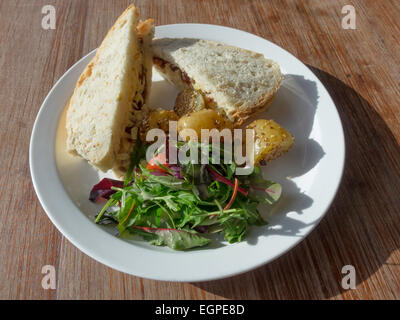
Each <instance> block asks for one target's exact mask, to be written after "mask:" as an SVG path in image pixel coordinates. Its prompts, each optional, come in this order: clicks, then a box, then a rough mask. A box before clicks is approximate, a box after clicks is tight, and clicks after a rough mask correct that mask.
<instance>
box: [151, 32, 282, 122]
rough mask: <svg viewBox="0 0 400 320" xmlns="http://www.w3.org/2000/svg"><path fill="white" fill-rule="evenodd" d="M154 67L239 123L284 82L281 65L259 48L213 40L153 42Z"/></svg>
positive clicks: (266, 103) (261, 106) (268, 101)
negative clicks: (257, 49)
mask: <svg viewBox="0 0 400 320" xmlns="http://www.w3.org/2000/svg"><path fill="white" fill-rule="evenodd" d="M153 54H154V57H153V63H154V67H155V68H156V70H157V71H158V72H159V73H160V74H161V75H162V76H163V77H164V78H166V79H167V80H169V81H170V82H172V83H173V84H174V85H176V86H178V87H179V88H180V89H181V90H185V89H193V90H196V91H199V92H201V94H202V95H203V97H204V99H205V102H206V106H207V108H211V109H215V110H216V111H217V112H219V113H221V114H223V115H224V116H226V117H227V118H228V119H229V121H231V122H232V124H233V126H234V127H239V126H241V125H242V124H243V123H245V122H246V121H247V120H248V119H249V118H251V117H252V116H254V115H256V114H258V113H260V112H262V111H264V110H265V109H267V108H268V106H269V105H270V104H271V102H272V100H273V98H274V96H275V94H276V92H277V91H278V89H279V87H280V84H281V82H282V74H281V71H280V68H279V65H278V64H277V63H276V62H274V61H272V60H269V59H266V58H264V56H263V55H262V54H260V53H256V52H252V51H248V50H245V49H241V48H237V47H233V46H229V45H226V44H223V43H218V42H214V41H209V40H199V39H190V38H180V39H179V38H177V39H171V38H162V39H155V40H154V41H153Z"/></svg>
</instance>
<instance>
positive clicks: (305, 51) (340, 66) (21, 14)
mask: <svg viewBox="0 0 400 320" xmlns="http://www.w3.org/2000/svg"><path fill="white" fill-rule="evenodd" d="M129 2H130V1H129V0H115V1H109V0H90V1H86V0H73V1H66V0H57V1H55V0H1V1H0V111H1V113H0V134H1V147H0V168H1V174H0V197H1V202H0V239H1V241H0V299H6V298H9V299H309V298H311V299H395V298H396V299H399V298H400V250H399V246H400V147H399V143H400V85H399V84H400V2H399V1H397V0H380V1H373V0H368V1H367V0H364V1H361V0H358V1H355V0H353V1H347V0H338V1H324V0H312V1H311V0H309V1H300V0H299V1H297V0H287V1H282V0H273V1H261V0H259V1H240V0H231V1H215V0H202V1H194V0H193V1H189V0H179V1H172V0H168V1H167V0H162V1H160V0H152V1H141V0H137V1H136V4H137V7H138V9H139V10H140V12H141V15H142V16H143V17H153V18H154V19H155V22H156V24H158V25H163V24H171V23H184V22H198V23H212V24H218V25H225V26H230V27H234V28H238V29H242V30H246V31H248V32H251V33H254V34H257V35H259V36H261V37H264V38H265V39H268V40H270V41H273V42H275V43H276V44H278V45H279V46H281V47H283V48H284V49H286V50H288V51H289V52H291V53H293V54H294V55H295V56H297V57H298V58H299V59H300V60H302V61H303V62H304V63H306V64H307V65H309V66H310V67H311V69H312V70H313V71H314V72H315V73H316V75H317V76H318V77H319V78H320V80H321V81H322V82H323V83H324V85H325V86H326V87H327V89H328V90H329V92H330V94H331V95H332V97H333V99H334V101H335V103H336V105H337V108H338V109H339V113H340V116H341V119H342V121H343V125H344V130H345V135H346V144H347V155H346V168H345V172H344V177H343V182H342V184H341V187H340V190H339V192H338V195H337V197H336V199H335V201H334V203H333V205H332V207H331V208H330V210H329V212H328V213H327V215H326V217H325V218H324V219H323V221H322V222H321V223H320V225H319V226H318V227H317V228H316V229H315V231H313V232H312V233H311V235H309V236H308V238H307V239H306V240H305V241H303V242H302V243H301V244H300V245H298V246H297V247H296V248H295V249H293V250H292V251H290V252H289V253H287V254H285V255H284V256H282V257H281V258H279V259H277V260H276V261H274V262H272V263H270V264H268V265H266V266H263V267H261V268H258V269H257V270H255V271H252V272H248V273H246V274H243V275H240V276H236V277H233V278H229V279H225V280H220V281H213V282H204V283H171V282H159V281H151V280H144V279H141V278H137V277H133V276H129V275H126V274H123V273H120V272H117V271H114V270H112V269H110V268H108V267H105V266H104V265H102V264H100V263H98V262H96V261H94V260H92V259H91V258H89V257H88V256H86V255H85V254H83V253H82V252H80V251H79V250H78V249H76V248H75V247H74V246H73V245H71V244H70V243H69V242H68V241H67V240H66V239H65V238H64V237H62V235H61V234H60V233H59V232H58V231H57V230H56V228H55V227H54V226H53V225H52V223H51V222H50V220H49V219H48V218H47V216H46V214H45V213H44V211H43V209H42V208H41V206H40V204H39V202H38V200H37V198H36V195H35V192H34V190H33V187H32V182H31V178H30V172H29V158H28V147H29V139H30V135H31V130H32V126H33V122H34V120H35V117H36V114H37V112H38V110H39V107H40V105H41V103H42V101H43V99H44V97H45V96H46V95H47V93H48V91H49V90H50V89H51V87H52V86H53V85H54V83H55V82H56V80H57V79H58V78H59V77H60V76H61V75H62V74H63V73H64V72H65V71H66V70H67V69H68V68H69V67H70V66H71V65H72V64H73V63H74V62H76V61H77V60H79V59H80V58H81V57H82V56H84V55H85V54H86V53H88V52H89V51H91V50H92V49H94V48H96V47H97V46H98V45H99V43H100V41H101V40H102V38H103V37H104V35H105V33H106V31H107V30H108V28H109V27H110V26H111V25H112V24H113V22H114V20H115V19H116V18H117V17H118V16H119V14H120V13H121V12H122V11H123V9H124V8H125V7H127V6H128V4H129ZM349 2H351V3H352V4H353V5H354V7H355V10H356V30H351V29H349V30H345V29H343V28H342V23H341V22H342V18H343V17H344V15H343V14H342V13H341V10H342V7H343V6H344V5H345V4H348V3H349ZM47 4H50V5H53V6H54V7H55V8H56V16H57V22H56V29H55V30H44V29H42V26H41V22H42V18H43V16H44V15H43V14H42V12H41V10H42V7H43V6H44V5H47ZM348 264H350V265H353V266H354V267H355V270H356V276H357V278H356V284H357V286H356V289H355V290H345V289H343V288H342V286H341V280H342V277H343V274H342V273H341V270H342V267H343V266H344V265H348ZM44 265H53V266H55V268H56V274H57V288H56V290H44V289H43V288H42V286H41V281H42V277H43V275H42V274H41V270H42V266H44Z"/></svg>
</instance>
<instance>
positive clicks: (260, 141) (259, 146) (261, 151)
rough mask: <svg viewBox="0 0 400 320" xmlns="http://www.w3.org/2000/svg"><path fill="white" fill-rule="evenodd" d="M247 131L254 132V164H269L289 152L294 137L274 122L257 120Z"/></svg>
mask: <svg viewBox="0 0 400 320" xmlns="http://www.w3.org/2000/svg"><path fill="white" fill-rule="evenodd" d="M246 129H253V130H254V162H255V164H259V163H260V162H261V163H262V162H268V161H270V160H273V159H276V158H278V157H280V156H281V155H282V154H284V153H285V152H287V151H288V150H289V149H290V148H291V147H292V145H293V143H294V137H293V136H292V135H291V134H290V133H289V132H287V131H286V130H285V129H284V128H283V127H281V126H280V125H279V124H277V123H276V122H275V121H273V120H263V119H259V120H255V121H253V122H252V123H250V124H249V125H248V126H247V128H246Z"/></svg>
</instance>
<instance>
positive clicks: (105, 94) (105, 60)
mask: <svg viewBox="0 0 400 320" xmlns="http://www.w3.org/2000/svg"><path fill="white" fill-rule="evenodd" d="M153 35H154V25H153V21H152V20H146V21H144V22H141V21H139V18H138V11H137V9H136V8H135V6H134V5H131V6H129V7H128V8H127V9H126V10H125V12H124V13H123V14H122V15H121V16H120V17H119V18H118V20H117V21H116V22H115V24H114V26H113V27H112V28H111V29H110V31H109V32H108V34H107V36H106V37H105V39H104V40H103V42H102V44H101V45H100V47H99V49H98V50H97V53H96V56H95V57H94V58H93V60H92V61H91V62H90V63H89V65H88V66H87V67H86V68H85V70H84V71H83V73H82V75H81V76H80V78H79V80H78V82H77V84H76V87H75V90H74V93H73V95H72V97H71V99H70V102H69V107H68V111H67V121H66V128H67V149H68V151H69V152H71V153H73V154H75V155H78V156H80V157H82V158H84V159H86V160H87V161H89V163H90V164H92V165H93V166H94V167H95V168H97V169H100V170H102V171H107V170H109V169H114V170H116V171H119V172H124V171H126V170H127V168H128V167H129V163H130V154H131V152H132V151H133V148H134V136H133V135H134V132H133V131H134V127H135V123H136V122H137V121H139V120H140V117H141V114H142V113H143V112H144V110H145V109H146V101H147V98H148V96H149V93H150V86H151V71H152V53H151V42H152V38H153Z"/></svg>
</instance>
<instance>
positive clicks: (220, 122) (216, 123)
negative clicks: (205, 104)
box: [178, 109, 232, 141]
mask: <svg viewBox="0 0 400 320" xmlns="http://www.w3.org/2000/svg"><path fill="white" fill-rule="evenodd" d="M227 128H228V129H231V128H232V125H231V123H230V122H229V121H227V120H226V119H225V117H223V116H222V115H220V114H219V113H218V112H217V111H215V110H212V109H202V110H200V111H195V112H192V113H189V114H188V115H185V116H183V117H181V118H180V119H179V121H178V133H179V134H180V135H181V136H182V134H184V133H185V129H192V130H194V131H195V132H196V134H197V138H198V141H200V140H201V129H208V130H212V129H217V130H219V131H222V130H223V129H227Z"/></svg>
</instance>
